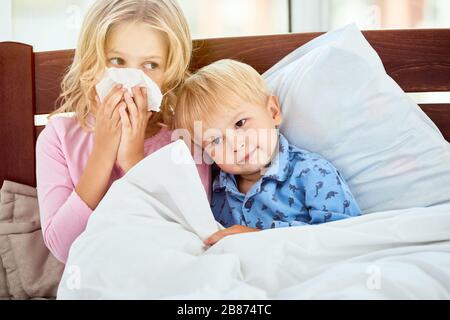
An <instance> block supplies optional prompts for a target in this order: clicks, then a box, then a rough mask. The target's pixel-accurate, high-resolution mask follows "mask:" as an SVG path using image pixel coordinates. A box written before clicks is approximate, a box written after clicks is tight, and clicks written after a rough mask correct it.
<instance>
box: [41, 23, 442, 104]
mask: <svg viewBox="0 0 450 320" xmlns="http://www.w3.org/2000/svg"><path fill="white" fill-rule="evenodd" d="M320 34H321V33H302V34H284V35H269V36H253V37H239V38H221V39H207V40H197V41H195V42H194V48H195V50H194V58H193V61H192V68H191V69H192V70H196V69H197V68H199V67H202V66H204V65H206V64H209V63H211V62H213V61H216V60H219V59H223V58H234V59H238V60H240V61H243V62H246V63H248V64H250V65H252V66H253V67H254V68H255V69H257V70H258V71H259V72H260V73H263V72H264V71H266V70H267V69H269V68H270V67H271V66H272V65H274V64H275V63H276V62H278V61H279V60H280V59H281V58H283V57H284V56H286V55H287V54H288V53H290V52H291V51H293V50H295V49H296V48H298V47H299V46H300V45H302V44H305V43H306V42H308V41H310V40H312V39H314V38H315V37H317V36H318V35H320ZM364 35H365V36H366V38H367V39H368V41H369V42H370V43H371V45H372V46H373V47H374V48H375V50H376V51H377V52H378V54H379V55H380V57H381V59H382V60H383V63H384V65H385V67H386V70H387V72H388V73H389V75H391V76H392V77H393V78H394V80H395V81H397V83H398V84H399V85H400V86H401V87H402V88H403V90H405V91H406V92H428V91H429V92H432V91H450V54H449V52H450V29H433V30H381V31H379V30H377V31H365V32H364ZM73 53H74V51H73V50H63V51H51V52H40V53H36V54H35V61H36V89H37V93H36V94H37V96H36V110H37V111H38V113H49V112H51V111H53V110H54V108H55V101H56V98H57V97H58V95H59V92H60V81H61V79H62V77H63V74H64V72H65V70H67V68H68V66H69V65H70V63H71V62H72V59H73Z"/></svg>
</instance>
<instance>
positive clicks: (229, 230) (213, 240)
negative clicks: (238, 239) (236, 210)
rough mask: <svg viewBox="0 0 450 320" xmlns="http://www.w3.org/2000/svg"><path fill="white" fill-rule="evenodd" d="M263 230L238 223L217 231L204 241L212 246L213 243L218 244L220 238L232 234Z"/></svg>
mask: <svg viewBox="0 0 450 320" xmlns="http://www.w3.org/2000/svg"><path fill="white" fill-rule="evenodd" d="M256 231H261V230H260V229H254V228H249V227H245V226H241V225H239V224H236V225H234V226H232V227H229V228H226V229H224V230H220V231H217V232H216V233H214V234H213V235H212V236H210V237H209V238H208V239H206V240H205V241H203V243H204V244H205V245H207V246H212V245H213V244H216V242H218V241H219V240H220V239H222V238H224V237H226V236H229V235H232V234H238V233H247V232H256Z"/></svg>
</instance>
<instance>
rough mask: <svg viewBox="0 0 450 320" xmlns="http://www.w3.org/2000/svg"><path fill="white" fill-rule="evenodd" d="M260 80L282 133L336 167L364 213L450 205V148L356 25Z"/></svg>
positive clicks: (292, 57)
mask: <svg viewBox="0 0 450 320" xmlns="http://www.w3.org/2000/svg"><path fill="white" fill-rule="evenodd" d="M263 76H264V78H265V80H266V83H267V84H268V86H269V88H270V89H271V90H272V92H273V94H275V95H277V96H278V97H279V98H280V102H281V106H282V111H283V115H284V122H283V124H282V126H281V132H282V133H283V134H284V135H285V136H286V137H287V138H288V140H289V141H290V143H292V144H294V145H297V146H298V147H301V148H304V149H307V150H310V151H313V152H317V153H319V154H322V155H323V156H324V157H325V158H327V159H328V160H329V161H331V162H332V163H333V164H334V165H335V166H336V167H337V168H338V169H339V170H340V171H341V173H342V174H343V176H344V177H345V179H346V180H347V182H348V183H349V185H350V187H351V189H352V191H353V194H354V195H355V197H356V199H357V201H358V203H359V205H360V207H361V209H362V210H363V212H364V213H370V212H375V211H383V210H392V209H403V208H410V207H424V206H430V205H434V204H438V203H444V202H448V201H450V147H449V144H448V142H447V141H445V139H444V138H443V136H442V134H441V133H440V132H439V130H438V128H437V127H436V126H435V125H434V123H433V122H432V121H431V120H430V119H429V118H428V117H427V116H426V114H425V113H424V112H423V111H422V110H421V109H420V107H419V106H418V105H417V104H415V103H414V102H413V101H412V100H411V99H410V98H409V97H408V96H407V95H406V94H405V93H404V92H403V90H402V89H401V88H400V87H399V86H398V85H397V84H396V83H395V82H394V81H393V80H392V79H391V78H390V77H389V76H388V75H387V74H386V71H385V69H384V67H383V64H382V62H381V60H380V58H379V57H378V55H377V53H376V52H375V50H374V49H373V48H372V47H371V46H370V44H369V43H368V42H367V41H366V39H365V38H364V36H363V35H362V33H361V32H360V31H359V30H358V29H357V27H356V26H355V25H349V26H347V27H344V28H342V29H340V30H336V31H332V32H329V33H327V34H325V35H323V36H320V37H318V38H316V39H315V40H313V41H311V42H309V43H307V44H306V45H304V46H302V47H300V48H299V49H297V50H295V51H294V52H292V53H291V54H289V55H288V56H286V57H285V58H284V59H283V60H281V61H280V62H279V63H278V64H276V65H275V66H273V67H272V68H271V69H270V70H268V71H267V72H266V73H265V74H264V75H263Z"/></svg>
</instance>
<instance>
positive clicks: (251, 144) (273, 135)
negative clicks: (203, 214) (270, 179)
mask: <svg viewBox="0 0 450 320" xmlns="http://www.w3.org/2000/svg"><path fill="white" fill-rule="evenodd" d="M219 109H220V110H223V112H219V113H218V114H216V115H213V116H212V117H211V119H210V120H209V121H208V122H205V121H204V122H203V123H202V125H203V137H202V140H201V141H202V147H203V149H204V151H205V152H206V153H207V154H208V155H209V156H210V157H211V159H212V160H214V162H215V163H216V164H217V165H218V166H219V167H220V169H222V170H223V171H225V172H227V173H230V174H234V175H248V174H254V173H258V172H259V171H261V170H262V169H263V168H264V167H265V166H266V165H267V164H269V163H270V161H271V160H272V157H273V155H274V152H275V150H276V148H277V146H278V134H277V129H276V126H278V125H280V124H281V121H282V117H281V112H280V107H279V103H278V99H277V98H276V97H274V96H271V97H270V98H269V99H268V102H267V104H266V105H256V104H253V103H248V102H244V101H240V103H239V104H238V105H237V106H235V107H233V108H230V107H225V106H223V107H221V108H219ZM196 138H197V141H199V140H198V138H200V137H196Z"/></svg>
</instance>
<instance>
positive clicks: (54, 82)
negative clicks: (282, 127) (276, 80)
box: [0, 29, 450, 186]
mask: <svg viewBox="0 0 450 320" xmlns="http://www.w3.org/2000/svg"><path fill="white" fill-rule="evenodd" d="M320 34H321V33H303V34H285V35H270V36H254V37H238V38H223V39H208V40H196V41H195V42H194V48H195V50H194V58H193V61H192V70H196V69H198V68H199V67H201V66H204V65H207V64H209V63H211V62H213V61H215V60H219V59H222V58H234V59H238V60H240V61H243V62H246V63H248V64H250V65H252V66H253V67H255V68H256V69H257V70H258V71H259V72H260V73H263V72H264V71H266V70H267V69H268V68H270V67H271V66H272V65H273V64H275V63H276V62H278V61H279V60H280V59H281V58H283V57H284V56H285V55H287V54H288V53H290V52H291V51H293V50H294V49H296V48H297V47H299V46H300V45H302V44H304V43H306V42H308V41H310V40H311V39H313V38H315V37H317V36H318V35H320ZM364 35H365V37H366V38H367V40H368V41H369V42H370V43H371V45H372V46H373V47H374V48H375V50H376V51H377V52H378V54H379V55H380V57H381V59H382V60H383V63H384V65H385V67H386V70H387V72H388V73H389V75H390V76H391V77H392V78H393V79H394V80H395V81H396V82H397V83H398V84H399V85H400V86H401V87H402V88H403V90H404V91H406V92H437V91H450V29H430V30H384V31H366V32H364ZM73 54H74V51H73V50H63V51H49V52H33V48H32V47H31V46H29V45H26V44H21V43H15V42H1V43H0V111H1V112H0V120H1V122H0V148H1V149H0V150H1V159H0V186H1V185H2V184H3V180H11V181H15V182H18V183H23V184H28V185H31V186H35V185H36V178H35V153H34V152H35V151H34V148H35V141H36V137H37V135H38V134H39V132H40V131H41V130H42V127H35V125H34V123H35V122H34V116H35V115H39V114H47V113H50V112H51V111H52V110H54V109H55V101H56V98H57V97H58V94H59V92H60V81H61V79H62V76H63V74H64V73H65V71H66V70H67V68H68V66H69V65H70V64H71V61H72V58H73ZM446 102H448V103H446V104H423V105H421V108H422V109H423V110H424V111H425V112H426V113H427V114H428V116H429V117H430V118H431V119H432V120H433V121H434V122H435V123H436V125H437V126H438V127H439V128H440V130H441V132H442V133H443V134H444V136H445V137H446V139H447V140H448V141H450V101H446Z"/></svg>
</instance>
